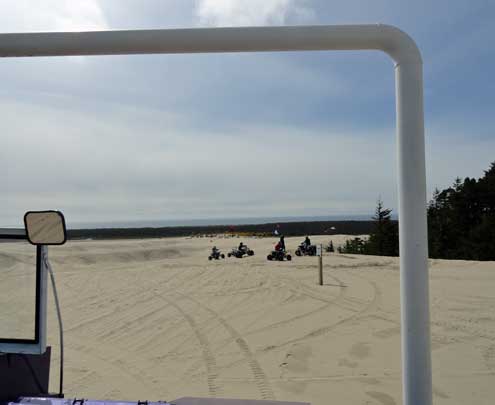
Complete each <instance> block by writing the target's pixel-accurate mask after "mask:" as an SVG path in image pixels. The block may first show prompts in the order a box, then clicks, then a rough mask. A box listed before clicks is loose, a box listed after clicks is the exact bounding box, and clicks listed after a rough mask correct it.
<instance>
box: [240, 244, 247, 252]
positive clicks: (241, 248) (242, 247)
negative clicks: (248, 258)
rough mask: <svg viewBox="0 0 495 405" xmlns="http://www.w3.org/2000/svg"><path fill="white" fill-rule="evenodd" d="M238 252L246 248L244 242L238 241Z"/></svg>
mask: <svg viewBox="0 0 495 405" xmlns="http://www.w3.org/2000/svg"><path fill="white" fill-rule="evenodd" d="M238 250H239V252H244V251H245V250H246V245H244V243H242V242H241V243H239V248H238Z"/></svg>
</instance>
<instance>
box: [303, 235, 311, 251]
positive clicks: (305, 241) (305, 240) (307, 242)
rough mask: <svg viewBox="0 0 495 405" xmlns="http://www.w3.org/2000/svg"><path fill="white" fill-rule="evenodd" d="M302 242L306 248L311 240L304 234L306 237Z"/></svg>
mask: <svg viewBox="0 0 495 405" xmlns="http://www.w3.org/2000/svg"><path fill="white" fill-rule="evenodd" d="M302 244H303V245H304V247H305V248H306V249H307V248H309V247H310V246H311V241H310V240H309V236H306V239H304V242H303V243H302Z"/></svg>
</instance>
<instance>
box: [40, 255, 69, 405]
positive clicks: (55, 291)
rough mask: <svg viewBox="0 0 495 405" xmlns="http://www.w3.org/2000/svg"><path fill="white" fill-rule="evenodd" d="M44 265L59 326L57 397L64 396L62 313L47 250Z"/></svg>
mask: <svg viewBox="0 0 495 405" xmlns="http://www.w3.org/2000/svg"><path fill="white" fill-rule="evenodd" d="M45 265H46V267H47V268H48V272H49V273H50V280H51V283H52V290H53V298H54V300H55V307H56V309H57V318H58V327H59V338H60V384H59V391H58V397H59V398H63V397H64V329H63V325H62V314H61V312H60V304H59V302H58V294H57V286H56V284H55V276H54V275H53V270H52V266H51V265H50V262H49V261H48V252H45Z"/></svg>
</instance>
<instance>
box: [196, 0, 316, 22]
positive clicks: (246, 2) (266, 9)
mask: <svg viewBox="0 0 495 405" xmlns="http://www.w3.org/2000/svg"><path fill="white" fill-rule="evenodd" d="M196 15H197V17H198V19H199V22H200V23H201V24H204V25H214V26H250V25H282V24H287V23H291V22H292V23H301V22H308V21H311V20H313V19H314V12H313V10H312V9H311V8H310V7H309V6H308V5H307V4H306V1H304V0H199V1H198V4H197V7H196Z"/></svg>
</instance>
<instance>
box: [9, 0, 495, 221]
mask: <svg viewBox="0 0 495 405" xmlns="http://www.w3.org/2000/svg"><path fill="white" fill-rule="evenodd" d="M494 20H495V3H494V2H493V0H473V1H465V0H436V1H434V2H432V1H429V0H416V1H414V2H412V1H408V0H400V1H399V0H393V1H392V0H388V1H387V0H375V1H369V0H346V1H345V2H337V1H328V0H313V1H311V0H104V1H103V0H102V1H96V0H78V1H77V2H75V1H57V0H44V1H42V2H40V1H38V2H35V1H29V0H11V1H8V0H0V31H1V32H23V31H62V30H71V31H77V30H103V29H134V28H136V29H137V28H172V27H173V28H176V27H205V26H238V25H282V24H289V25H295V24H343V23H377V22H382V23H387V24H394V25H397V26H399V27H401V28H402V29H404V30H405V31H407V32H408V33H410V34H411V35H412V36H413V37H414V38H415V40H416V41H417V42H418V45H419V47H420V48H421V50H422V52H423V57H424V62H425V66H424V68H425V110H426V140H427V174H428V187H429V192H430V193H431V191H432V190H433V189H434V188H435V187H439V188H442V187H445V186H447V185H449V184H450V183H451V182H452V181H453V179H454V178H455V177H456V176H460V177H465V176H471V177H479V176H481V175H482V173H483V170H484V169H486V168H488V166H489V163H490V162H491V161H494V160H495V119H494V105H495V100H494V94H495V84H494V83H495V81H494V80H493V77H492V72H493V71H494V69H495V48H494V47H493V38H495V24H493V21H494ZM0 77H1V80H2V85H1V86H0V107H1V112H2V114H1V117H2V119H1V120H0V134H1V135H0V136H1V146H0V173H1V175H0V186H1V190H2V192H1V194H0V206H1V207H2V208H1V211H0V226H1V225H3V226H7V225H19V224H20V223H21V219H22V215H23V213H24V212H25V211H26V210H29V209H47V208H56V209H61V210H63V211H64V213H65V214H66V217H67V218H68V221H69V223H77V222H95V221H101V222H109V221H132V220H136V221H139V220H154V219H157V220H166V219H178V218H181V219H182V218H189V219H190V218H219V217H221V218H225V217H259V216H292V215H294V216H301V215H309V216H310V215H339V214H365V213H369V212H372V210H373V208H374V205H375V201H376V199H377V197H378V196H381V198H382V199H383V200H384V201H385V204H386V205H387V206H389V207H391V208H394V209H395V208H396V205H397V193H396V175H395V172H396V170H395V165H396V161H395V138H394V126H395V117H394V77H393V67H392V63H391V61H390V60H389V59H388V58H387V57H386V56H385V55H384V54H381V53H376V52H360V53H354V52H340V53H339V52H308V53H277V54H275V53H270V54H262V53H257V54H235V55H234V54H215V55H155V56H108V57H102V56H97V57H70V58H37V59H24V58H21V59H4V60H1V61H0Z"/></svg>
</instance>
